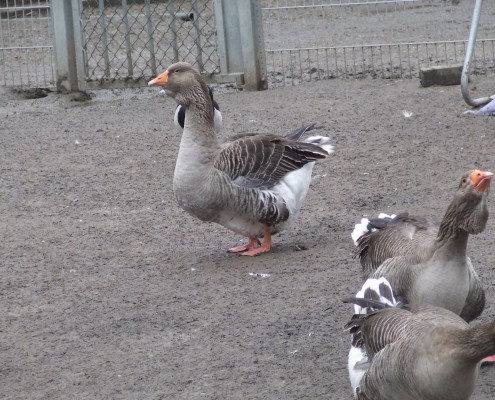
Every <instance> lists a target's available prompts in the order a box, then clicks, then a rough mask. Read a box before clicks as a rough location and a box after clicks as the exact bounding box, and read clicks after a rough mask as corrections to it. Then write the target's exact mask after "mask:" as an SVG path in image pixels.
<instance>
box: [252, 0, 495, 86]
mask: <svg viewBox="0 0 495 400" xmlns="http://www.w3.org/2000/svg"><path fill="white" fill-rule="evenodd" d="M261 4H262V12H263V28H264V35H265V48H266V61H267V74H268V79H269V83H270V86H272V87H273V86H283V85H287V84H289V85H290V84H297V83H299V82H301V81H308V80H314V79H330V78H336V77H366V76H371V77H383V78H400V77H416V76H418V73H419V69H420V68H422V67H429V66H434V65H441V64H442V65H443V64H445V65H452V64H462V62H463V59H464V54H465V47H466V42H467V39H468V37H469V27H470V24H471V18H472V12H473V6H474V1H468V0H378V1H369V0H317V1H315V0H261ZM494 14H495V2H494V1H485V2H484V4H483V8H482V15H481V18H480V26H479V29H478V40H477V45H476V49H475V58H474V66H473V67H474V68H473V72H475V73H484V74H486V73H493V72H494V70H495V25H494V19H493V18H494Z"/></svg>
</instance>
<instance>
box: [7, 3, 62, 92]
mask: <svg viewBox="0 0 495 400" xmlns="http://www.w3.org/2000/svg"><path fill="white" fill-rule="evenodd" d="M53 63H54V50H53V35H52V29H51V20H50V2H49V0H1V1H0V84H1V85H4V86H38V87H40V86H41V87H50V86H54V85H55V77H54V67H53Z"/></svg>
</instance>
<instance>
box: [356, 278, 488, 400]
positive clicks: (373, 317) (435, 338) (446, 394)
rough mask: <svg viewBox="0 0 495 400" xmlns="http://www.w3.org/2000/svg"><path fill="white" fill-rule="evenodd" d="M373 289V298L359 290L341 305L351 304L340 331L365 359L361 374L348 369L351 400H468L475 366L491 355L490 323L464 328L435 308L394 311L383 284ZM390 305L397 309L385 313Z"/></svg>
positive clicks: (370, 292)
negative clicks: (344, 330) (346, 333)
mask: <svg viewBox="0 0 495 400" xmlns="http://www.w3.org/2000/svg"><path fill="white" fill-rule="evenodd" d="M375 283H377V284H378V286H380V291H379V292H376V291H375V290H374V289H373V288H371V287H368V290H365V288H364V287H363V290H362V291H361V292H358V294H357V295H356V298H353V299H348V300H346V301H348V302H353V303H355V304H356V306H355V308H356V314H355V315H354V316H353V317H352V319H351V321H350V322H349V323H348V324H347V325H346V328H347V329H349V330H350V332H351V334H352V336H353V338H352V344H353V346H354V348H360V349H362V350H363V352H364V353H366V354H367V355H368V357H369V360H368V363H367V364H366V365H362V370H361V371H353V370H351V369H349V372H350V378H351V384H352V386H353V389H354V394H355V395H356V397H357V398H358V399H359V400H372V399H373V400H374V399H380V400H398V399H400V400H440V399H445V400H466V399H469V397H470V396H471V394H472V392H473V390H474V386H475V380H476V378H477V375H478V371H479V366H480V361H481V360H482V359H483V358H484V357H486V356H488V355H490V354H493V353H494V352H495V321H491V322H488V323H483V324H479V325H477V326H474V327H470V326H469V325H468V324H467V322H465V321H464V320H463V319H462V318H460V317H459V316H458V315H456V314H455V313H452V312H451V311H448V310H446V309H444V308H441V307H435V306H431V305H428V304H423V305H421V304H417V305H414V306H407V305H405V306H404V305H399V304H396V303H394V302H395V299H394V298H393V296H391V288H390V287H389V288H387V285H388V283H387V282H386V280H384V279H383V278H381V280H380V282H375ZM365 286H366V284H365ZM374 288H375V289H376V288H377V286H376V285H375V286H374ZM384 298H385V302H383V299H384ZM394 304H396V305H397V306H398V307H390V306H393V305H394ZM359 309H361V310H364V313H362V312H360V310H359Z"/></svg>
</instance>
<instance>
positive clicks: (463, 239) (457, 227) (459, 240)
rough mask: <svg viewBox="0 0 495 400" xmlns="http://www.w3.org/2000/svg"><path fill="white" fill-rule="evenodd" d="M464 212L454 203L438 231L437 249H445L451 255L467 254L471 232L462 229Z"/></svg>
mask: <svg viewBox="0 0 495 400" xmlns="http://www.w3.org/2000/svg"><path fill="white" fill-rule="evenodd" d="M462 217H463V216H462V212H460V210H459V209H458V205H457V204H456V202H452V203H451V204H450V205H449V208H448V209H447V211H446V212H445V215H444V217H443V219H442V222H441V224H440V228H439V229H438V234H437V237H436V247H437V249H440V248H442V249H445V250H447V251H449V252H451V254H464V255H465V254H466V249H467V243H468V239H469V232H467V231H466V230H465V229H463V228H462V225H463V224H462V223H461V218H462Z"/></svg>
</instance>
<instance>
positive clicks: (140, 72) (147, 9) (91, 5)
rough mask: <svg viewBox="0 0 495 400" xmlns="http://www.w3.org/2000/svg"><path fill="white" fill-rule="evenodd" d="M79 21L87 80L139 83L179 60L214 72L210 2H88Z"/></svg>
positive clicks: (217, 60) (95, 0) (205, 71)
mask: <svg viewBox="0 0 495 400" xmlns="http://www.w3.org/2000/svg"><path fill="white" fill-rule="evenodd" d="M81 21H82V26H83V50H84V55H85V62H86V80H87V81H102V80H105V81H112V80H122V79H127V80H129V79H134V80H139V79H142V78H146V77H150V76H153V75H156V74H157V73H158V72H161V71H162V70H165V69H166V68H167V67H168V66H169V65H170V64H172V63H173V62H176V61H179V60H181V61H187V62H190V63H191V64H194V65H195V66H196V67H197V68H198V69H199V70H200V71H202V72H204V73H207V74H214V73H218V72H219V59H218V55H217V52H216V37H215V19H214V12H213V2H212V1H208V0H171V1H158V0H118V1H116V0H87V1H84V2H83V7H82V15H81Z"/></svg>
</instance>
